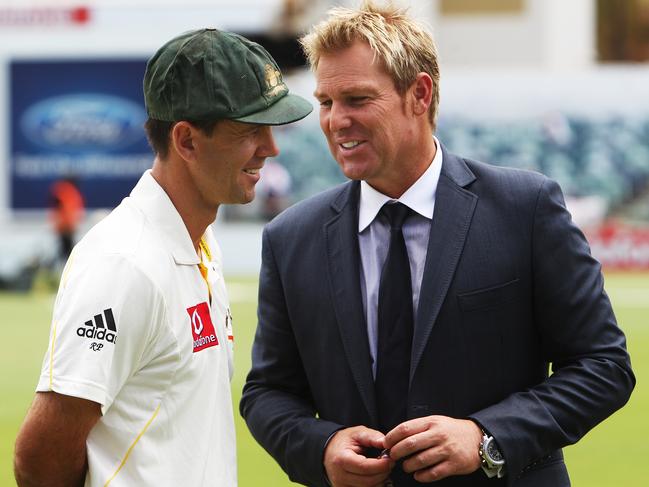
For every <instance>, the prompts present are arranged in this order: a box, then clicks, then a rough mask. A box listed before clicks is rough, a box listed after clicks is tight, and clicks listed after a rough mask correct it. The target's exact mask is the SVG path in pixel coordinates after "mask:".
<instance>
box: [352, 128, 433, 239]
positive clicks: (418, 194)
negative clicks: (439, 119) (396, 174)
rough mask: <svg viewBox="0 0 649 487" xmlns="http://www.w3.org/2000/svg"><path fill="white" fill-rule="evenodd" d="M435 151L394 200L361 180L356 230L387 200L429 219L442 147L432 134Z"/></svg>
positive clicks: (365, 226) (367, 221)
mask: <svg viewBox="0 0 649 487" xmlns="http://www.w3.org/2000/svg"><path fill="white" fill-rule="evenodd" d="M433 140H434V141H435V146H436V151H435V157H433V161H432V162H431V163H430V165H429V166H428V169H426V171H424V173H423V174H422V175H421V176H420V177H419V179H417V181H415V182H414V184H413V185H412V186H410V187H409V188H408V189H407V190H406V192H405V193H403V194H402V195H401V198H399V199H398V200H394V198H390V197H389V196H386V195H384V194H383V193H381V192H379V191H377V190H376V189H374V188H373V187H372V186H370V185H369V184H368V183H367V182H365V181H361V200H360V207H359V214H358V231H359V233H360V232H362V231H363V230H365V229H366V228H367V227H368V226H369V225H370V223H372V222H373V221H374V219H375V218H376V215H378V213H379V211H380V210H381V208H382V207H383V205H384V204H385V203H387V202H388V201H399V202H401V203H403V204H404V205H406V206H407V207H408V208H410V209H411V210H413V211H415V212H417V213H419V214H420V215H421V216H423V217H426V218H428V219H429V220H431V219H432V218H433V210H434V209H435V193H436V192H437V183H438V182H439V175H440V173H441V171H442V149H441V147H440V144H439V141H438V140H437V137H435V136H433Z"/></svg>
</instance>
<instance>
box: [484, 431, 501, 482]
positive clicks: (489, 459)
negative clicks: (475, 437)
mask: <svg viewBox="0 0 649 487" xmlns="http://www.w3.org/2000/svg"><path fill="white" fill-rule="evenodd" d="M478 454H479V455H480V463H481V465H480V466H481V467H482V470H483V471H484V473H486V474H487V477H489V478H492V477H496V476H498V478H501V477H504V476H505V459H504V458H503V456H502V453H500V450H499V449H498V445H496V440H494V437H493V436H489V435H488V434H487V433H485V432H484V431H483V432H482V442H481V443H480V447H479V450H478Z"/></svg>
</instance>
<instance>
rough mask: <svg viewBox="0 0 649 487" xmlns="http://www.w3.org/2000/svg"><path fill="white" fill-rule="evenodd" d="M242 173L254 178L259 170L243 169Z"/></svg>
mask: <svg viewBox="0 0 649 487" xmlns="http://www.w3.org/2000/svg"><path fill="white" fill-rule="evenodd" d="M243 172H245V173H246V174H250V175H252V176H255V175H257V174H259V169H244V170H243Z"/></svg>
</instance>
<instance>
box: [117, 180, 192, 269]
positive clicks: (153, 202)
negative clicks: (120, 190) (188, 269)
mask: <svg viewBox="0 0 649 487" xmlns="http://www.w3.org/2000/svg"><path fill="white" fill-rule="evenodd" d="M128 199H129V200H130V202H131V203H132V204H134V205H135V206H136V207H137V208H138V209H139V210H140V211H141V212H142V213H143V214H144V217H145V218H146V220H147V222H148V223H150V224H151V225H152V226H153V227H154V229H155V231H157V232H160V233H162V237H163V238H161V239H160V244H161V245H166V246H167V247H168V248H169V250H170V251H171V254H172V255H173V258H174V261H175V262H176V264H183V265H196V264H198V263H199V261H200V259H199V257H198V254H197V253H196V249H194V244H193V243H192V239H191V237H190V236H189V232H188V231H187V227H186V226H185V222H183V219H182V218H181V217H180V214H179V213H178V210H176V207H175V206H174V204H173V203H172V202H171V200H170V199H169V196H168V195H167V193H166V192H165V190H164V189H162V186H160V185H159V184H158V182H157V181H156V180H155V179H154V178H153V176H152V175H151V170H147V171H146V172H145V173H144V174H143V175H142V177H141V178H140V180H139V181H138V183H137V184H136V185H135V187H134V188H133V191H131V195H130V196H129V198H128Z"/></svg>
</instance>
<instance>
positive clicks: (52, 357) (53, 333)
mask: <svg viewBox="0 0 649 487" xmlns="http://www.w3.org/2000/svg"><path fill="white" fill-rule="evenodd" d="M56 324H57V323H56V321H55V322H54V323H52V346H51V348H50V390H52V380H53V379H52V377H53V375H54V374H53V372H54V344H55V343H56Z"/></svg>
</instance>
